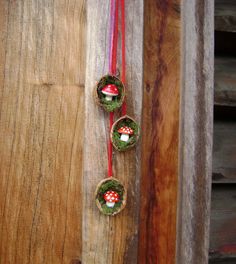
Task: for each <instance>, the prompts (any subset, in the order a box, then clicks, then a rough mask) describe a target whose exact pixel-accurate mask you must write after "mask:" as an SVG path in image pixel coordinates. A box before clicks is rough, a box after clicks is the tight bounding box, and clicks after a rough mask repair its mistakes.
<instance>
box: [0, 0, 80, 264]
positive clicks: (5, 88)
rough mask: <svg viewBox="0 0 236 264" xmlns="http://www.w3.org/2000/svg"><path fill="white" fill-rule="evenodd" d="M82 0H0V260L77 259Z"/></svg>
mask: <svg viewBox="0 0 236 264" xmlns="http://www.w3.org/2000/svg"><path fill="white" fill-rule="evenodd" d="M84 4H85V1H79V0H72V1H69V2H68V1H63V0H58V1H53V0H48V1H35V0H32V1H29V0H25V1H0V34H1V41H0V109H1V110H0V138H1V140H0V157H1V160H0V174H1V178H0V237H1V239H0V263H1V264H6V263H18V264H26V263H29V264H32V263H34V264H42V263H50V264H54V263H55V264H58V263H79V260H80V259H81V209H82V208H81V173H82V170H81V167H82V153H81V152H82V144H83V141H82V139H83V132H82V131H83V112H84V111H83V105H84V103H83V101H84V100H83V95H84V68H85V55H84V54H85V9H84V8H85V6H84Z"/></svg>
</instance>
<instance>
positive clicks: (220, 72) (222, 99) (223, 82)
mask: <svg viewBox="0 0 236 264" xmlns="http://www.w3.org/2000/svg"><path fill="white" fill-rule="evenodd" d="M235 69H236V58H235V57H233V56H232V57H230V56H224V57H223V56H221V57H220V56H218V57H216V58H215V91H214V102H215V104H216V105H225V106H234V107H235V106H236V74H235Z"/></svg>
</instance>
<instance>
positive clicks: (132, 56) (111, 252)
mask: <svg viewBox="0 0 236 264" xmlns="http://www.w3.org/2000/svg"><path fill="white" fill-rule="evenodd" d="M126 10H127V13H126V47H127V51H126V55H127V56H126V57H127V83H126V88H127V100H128V101H127V106H128V109H127V110H128V114H129V115H131V116H133V117H134V118H135V119H136V120H137V121H138V122H139V123H140V121H141V108H142V73H143V72H142V68H143V60H142V58H143V55H142V54H143V51H142V50H143V33H142V28H143V1H142V0H133V1H126ZM87 17H88V21H87V32H88V37H87V62H86V85H85V133H86V134H85V143H84V177H83V193H84V194H83V197H84V199H83V257H82V263H86V264H90V263H96V264H108V263H109V264H110V263H114V264H119V263H120V264H123V263H124V264H125V263H127V264H131V263H132V264H135V263H137V242H138V214H139V199H140V198H139V197H140V193H139V180H140V167H141V163H140V160H141V159H140V145H139V146H138V147H136V148H134V149H132V150H130V151H127V152H124V153H119V152H117V151H114V153H113V158H114V173H113V176H114V177H116V178H118V179H119V180H120V181H121V182H122V183H123V184H124V185H125V186H126V187H127V191H128V198H127V205H126V208H125V209H124V210H123V211H122V212H121V213H120V214H119V215H116V216H114V217H107V216H104V215H102V214H101V213H100V212H99V210H98V208H97V207H96V204H95V200H94V191H95V189H96V186H97V184H98V183H99V182H100V181H101V180H102V179H104V178H105V177H107V142H108V139H109V127H108V124H109V115H108V114H107V113H105V112H104V110H103V109H101V108H100V107H99V106H97V105H96V104H95V102H94V100H93V96H92V95H93V89H94V85H95V83H96V82H97V81H98V80H99V79H100V78H101V77H102V76H103V75H104V74H106V73H107V72H108V39H109V38H108V20H109V5H108V1H97V0H88V1H87Z"/></svg>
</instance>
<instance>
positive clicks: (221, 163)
mask: <svg viewBox="0 0 236 264" xmlns="http://www.w3.org/2000/svg"><path fill="white" fill-rule="evenodd" d="M212 179H213V182H214V183H236V122H235V121H224V122H223V121H216V122H215V124H214V144H213V178H212Z"/></svg>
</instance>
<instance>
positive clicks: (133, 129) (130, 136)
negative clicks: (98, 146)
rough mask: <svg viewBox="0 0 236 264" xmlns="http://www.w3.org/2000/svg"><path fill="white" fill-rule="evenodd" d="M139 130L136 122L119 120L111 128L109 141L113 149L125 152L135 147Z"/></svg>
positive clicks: (129, 118) (127, 119)
mask: <svg viewBox="0 0 236 264" xmlns="http://www.w3.org/2000/svg"><path fill="white" fill-rule="evenodd" d="M139 135H140V128H139V125H138V124H137V122H136V121H135V120H134V119H133V118H131V117H129V116H127V115H126V116H123V117H121V118H119V119H118V120H117V121H116V122H115V123H114V124H113V126H112V128H111V133H110V137H111V141H112V144H113V146H114V148H115V149H117V150H118V151H125V150H128V149H130V148H132V147H134V146H135V144H136V143H137V141H138V139H139Z"/></svg>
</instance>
